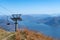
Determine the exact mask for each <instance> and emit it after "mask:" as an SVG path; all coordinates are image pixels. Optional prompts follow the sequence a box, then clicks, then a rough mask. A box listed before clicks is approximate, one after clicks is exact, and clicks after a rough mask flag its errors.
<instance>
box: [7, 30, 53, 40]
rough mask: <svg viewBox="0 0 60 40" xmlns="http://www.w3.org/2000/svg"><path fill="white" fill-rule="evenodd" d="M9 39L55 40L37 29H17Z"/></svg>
mask: <svg viewBox="0 0 60 40" xmlns="http://www.w3.org/2000/svg"><path fill="white" fill-rule="evenodd" d="M7 40H53V38H52V37H49V36H46V35H43V34H41V33H38V32H35V31H30V30H27V29H24V30H17V31H16V33H15V35H13V36H11V37H9V38H8V39H7Z"/></svg>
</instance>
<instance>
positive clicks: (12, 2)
mask: <svg viewBox="0 0 60 40" xmlns="http://www.w3.org/2000/svg"><path fill="white" fill-rule="evenodd" d="M10 14H51V15H53V14H60V0H0V15H10Z"/></svg>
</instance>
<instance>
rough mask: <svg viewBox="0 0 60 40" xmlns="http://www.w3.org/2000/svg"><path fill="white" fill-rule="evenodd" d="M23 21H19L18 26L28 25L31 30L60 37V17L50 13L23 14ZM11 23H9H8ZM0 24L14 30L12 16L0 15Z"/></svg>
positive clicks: (6, 28)
mask: <svg viewBox="0 0 60 40" xmlns="http://www.w3.org/2000/svg"><path fill="white" fill-rule="evenodd" d="M21 18H22V21H18V23H19V24H18V28H23V27H26V28H28V29H30V30H36V31H39V32H42V33H44V34H45V35H49V36H52V37H60V33H59V30H60V27H59V26H60V25H59V24H60V17H59V16H57V17H55V16H54V17H52V16H49V15H22V16H21ZM8 22H9V23H10V25H7V23H8ZM0 26H2V28H4V29H5V30H7V31H14V30H15V27H14V26H15V25H14V22H13V21H12V20H11V19H10V16H8V20H7V16H2V17H0Z"/></svg>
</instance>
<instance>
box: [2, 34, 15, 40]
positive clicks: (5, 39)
mask: <svg viewBox="0 0 60 40" xmlns="http://www.w3.org/2000/svg"><path fill="white" fill-rule="evenodd" d="M12 35H14V34H11V35H9V36H8V37H5V38H4V39H2V40H7V39H8V38H9V37H10V36H12Z"/></svg>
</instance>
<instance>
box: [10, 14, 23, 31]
mask: <svg viewBox="0 0 60 40" xmlns="http://www.w3.org/2000/svg"><path fill="white" fill-rule="evenodd" d="M20 16H21V14H13V15H12V17H11V19H12V20H13V21H14V22H15V23H14V24H15V31H16V30H17V29H18V21H22V18H21V17H20Z"/></svg>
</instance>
